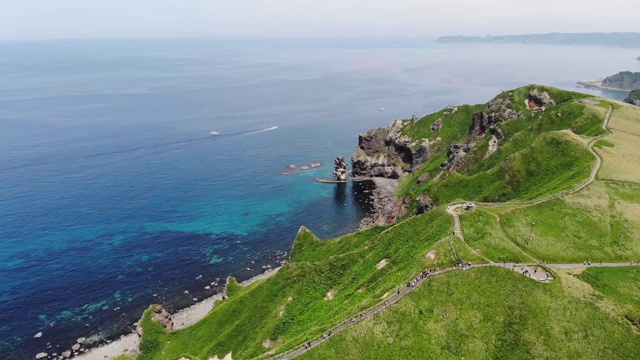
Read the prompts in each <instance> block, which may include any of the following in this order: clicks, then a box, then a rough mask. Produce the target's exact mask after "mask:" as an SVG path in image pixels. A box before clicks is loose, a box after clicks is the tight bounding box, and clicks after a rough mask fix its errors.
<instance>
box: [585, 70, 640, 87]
mask: <svg viewBox="0 0 640 360" xmlns="http://www.w3.org/2000/svg"><path fill="white" fill-rule="evenodd" d="M577 84H578V86H582V87H584V88H586V89H597V90H611V91H629V90H635V89H640V72H631V71H621V72H619V73H617V74H615V75H611V76H607V77H606V78H604V79H600V78H596V79H593V80H582V81H578V82H577Z"/></svg>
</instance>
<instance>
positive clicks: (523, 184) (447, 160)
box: [352, 85, 608, 229]
mask: <svg viewBox="0 0 640 360" xmlns="http://www.w3.org/2000/svg"><path fill="white" fill-rule="evenodd" d="M588 97H589V96H588V95H584V94H579V93H571V92H566V91H560V90H558V89H554V88H548V87H543V86H537V85H530V86H526V87H522V88H518V89H514V90H512V91H508V92H504V93H502V94H500V95H498V96H497V97H496V98H494V99H493V100H491V101H489V102H487V103H486V104H479V105H461V106H448V107H446V108H445V109H443V110H441V111H439V112H436V113H434V114H431V115H427V116H425V117H423V118H421V119H416V120H395V121H393V122H392V123H391V124H390V125H389V126H388V127H386V128H378V129H374V130H369V131H366V132H364V133H362V134H360V136H359V141H358V147H357V148H356V151H355V153H354V154H353V157H352V166H353V175H354V176H355V177H356V179H357V180H360V181H362V179H363V178H367V179H369V181H371V182H372V184H373V186H372V187H373V191H372V194H373V196H372V199H373V212H374V214H373V215H372V216H371V217H370V218H368V219H365V220H363V222H362V223H361V229H364V228H368V227H372V226H376V225H385V224H391V223H393V222H395V221H397V220H398V219H399V218H401V217H403V216H405V215H406V214H408V213H411V214H414V213H423V212H425V211H428V210H429V209H431V208H433V207H435V206H437V205H440V204H442V203H445V202H449V201H453V200H455V199H458V198H464V199H468V200H476V201H492V202H493V201H507V200H511V199H527V198H530V197H533V196H537V195H538V194H537V193H534V189H535V188H536V186H534V185H532V184H533V183H536V182H540V183H543V182H546V181H551V179H554V178H556V179H557V181H556V182H557V183H562V184H564V185H563V186H565V185H566V186H569V184H574V183H575V181H576V179H578V178H579V177H580V176H582V175H583V172H584V171H585V169H587V170H588V166H584V164H588V163H589V161H592V159H591V157H590V155H589V153H588V151H586V149H583V147H582V146H581V145H579V144H578V143H576V141H575V140H574V139H573V138H572V137H571V136H569V135H568V134H569V133H574V134H576V135H586V136H591V135H594V134H599V133H600V132H601V131H602V129H601V127H599V125H600V123H601V120H600V119H599V117H598V115H597V113H596V112H594V111H592V110H589V109H588V107H587V105H589V104H591V103H590V102H589V101H587V100H585V101H587V102H585V103H583V102H581V101H583V100H582V99H584V98H588ZM603 106H605V105H603ZM607 106H608V105H607ZM543 155H544V156H543ZM547 155H548V156H547ZM549 158H552V159H553V161H549V160H548V159H549ZM563 173H566V174H564V175H562V174H563ZM536 191H539V192H543V191H544V189H538V190H536Z"/></svg>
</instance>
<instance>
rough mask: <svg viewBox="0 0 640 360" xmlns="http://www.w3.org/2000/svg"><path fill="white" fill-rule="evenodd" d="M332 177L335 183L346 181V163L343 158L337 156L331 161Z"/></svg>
mask: <svg viewBox="0 0 640 360" xmlns="http://www.w3.org/2000/svg"><path fill="white" fill-rule="evenodd" d="M333 168H334V171H333V176H335V178H336V180H337V181H347V162H346V161H345V159H344V157H343V156H338V157H337V158H336V159H335V160H334V161H333Z"/></svg>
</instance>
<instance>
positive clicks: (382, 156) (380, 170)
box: [351, 119, 429, 179]
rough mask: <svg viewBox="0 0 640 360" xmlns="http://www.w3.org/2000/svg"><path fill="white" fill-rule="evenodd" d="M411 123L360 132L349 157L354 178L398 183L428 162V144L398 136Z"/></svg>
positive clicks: (403, 121) (426, 141) (396, 122)
mask: <svg viewBox="0 0 640 360" xmlns="http://www.w3.org/2000/svg"><path fill="white" fill-rule="evenodd" d="M407 122H410V120H400V119H398V120H395V121H394V122H392V123H391V125H389V126H388V127H386V128H378V129H373V130H369V131H366V132H363V133H362V134H360V136H359V138H358V147H357V148H356V151H355V153H354V154H353V156H352V157H351V164H352V168H353V175H354V176H357V177H361V176H365V177H382V178H387V179H399V178H401V177H402V176H404V175H406V174H408V173H411V172H412V171H414V170H415V169H417V168H418V167H419V166H420V165H422V164H424V162H425V161H427V160H428V159H429V140H428V139H425V140H423V141H412V140H411V138H409V137H408V136H404V135H401V134H400V131H401V130H402V129H403V128H404V126H405V125H406V123H407Z"/></svg>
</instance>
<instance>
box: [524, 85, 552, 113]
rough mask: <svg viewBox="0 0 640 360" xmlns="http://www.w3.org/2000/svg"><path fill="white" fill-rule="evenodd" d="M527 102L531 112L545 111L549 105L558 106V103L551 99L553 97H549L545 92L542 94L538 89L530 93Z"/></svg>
mask: <svg viewBox="0 0 640 360" xmlns="http://www.w3.org/2000/svg"><path fill="white" fill-rule="evenodd" d="M525 101H526V103H527V107H528V108H529V109H530V110H540V111H544V110H545V109H546V107H547V105H549V104H551V105H555V104H556V102H555V101H553V99H552V98H551V95H549V93H548V92H546V91H543V92H542V93H540V92H539V91H538V89H533V90H531V92H529V96H528V97H527V100H525Z"/></svg>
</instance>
